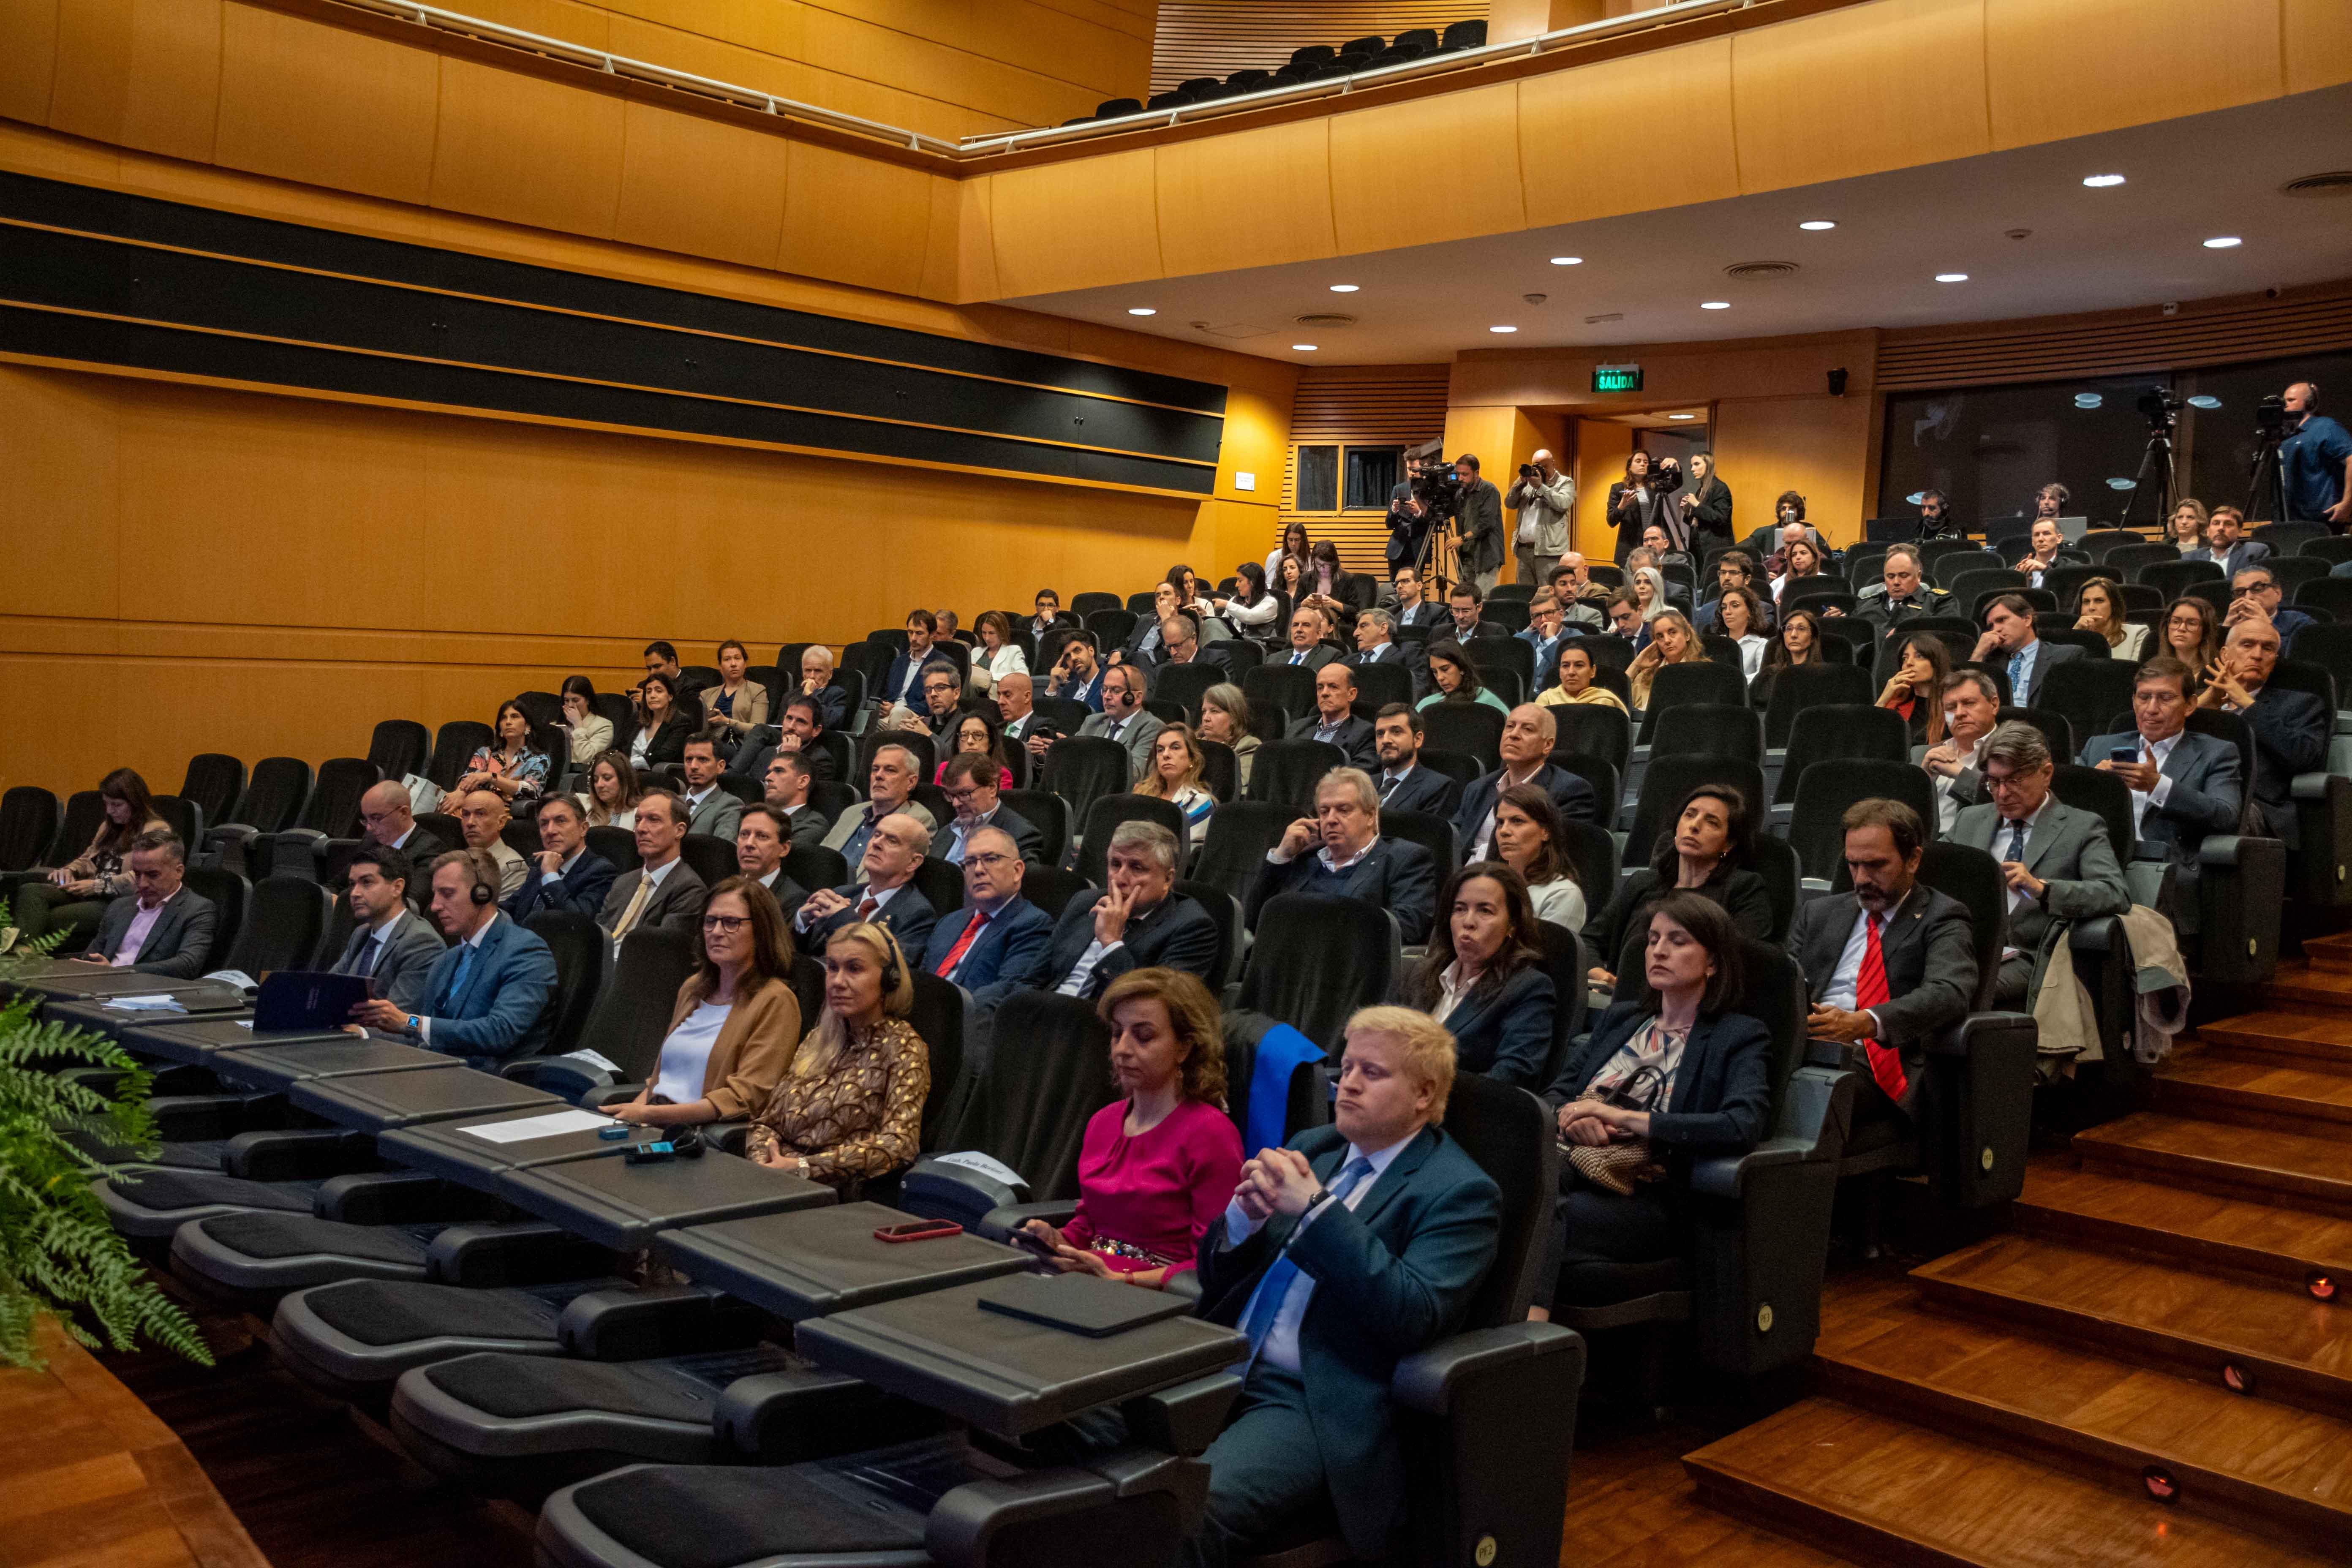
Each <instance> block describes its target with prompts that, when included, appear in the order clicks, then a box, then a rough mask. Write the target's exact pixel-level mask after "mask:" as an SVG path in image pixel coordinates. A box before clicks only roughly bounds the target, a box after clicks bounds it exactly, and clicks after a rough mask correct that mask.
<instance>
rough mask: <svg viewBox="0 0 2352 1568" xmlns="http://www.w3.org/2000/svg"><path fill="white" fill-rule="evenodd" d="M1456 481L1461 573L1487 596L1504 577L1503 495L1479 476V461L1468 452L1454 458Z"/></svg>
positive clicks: (1490, 482) (1455, 509) (1455, 516)
mask: <svg viewBox="0 0 2352 1568" xmlns="http://www.w3.org/2000/svg"><path fill="white" fill-rule="evenodd" d="M1453 479H1454V486H1455V487H1456V494H1457V496H1458V497H1459V499H1458V500H1455V501H1454V507H1453V513H1452V515H1453V518H1454V522H1455V523H1456V524H1457V525H1458V526H1459V527H1460V529H1461V531H1462V539H1461V543H1460V545H1459V546H1458V549H1459V550H1460V552H1461V554H1460V561H1459V570H1460V571H1461V573H1462V575H1463V576H1464V577H1465V579H1475V581H1476V583H1477V584H1478V592H1479V593H1480V594H1482V595H1483V594H1485V593H1486V592H1487V591H1488V590H1489V589H1491V588H1493V587H1494V585H1495V579H1496V578H1497V577H1499V576H1501V575H1502V574H1503V492H1502V491H1500V490H1498V489H1496V488H1495V484H1494V481H1493V480H1491V479H1480V478H1479V477H1478V459H1477V458H1475V457H1473V456H1471V455H1470V454H1469V453H1467V452H1465V453H1463V454H1462V456H1460V457H1459V458H1454V473H1453Z"/></svg>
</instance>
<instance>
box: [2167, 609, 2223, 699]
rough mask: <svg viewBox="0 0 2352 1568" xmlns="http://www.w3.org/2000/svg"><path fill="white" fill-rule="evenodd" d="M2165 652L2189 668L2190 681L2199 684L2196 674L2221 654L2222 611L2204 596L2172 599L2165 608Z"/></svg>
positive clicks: (2210, 665)
mask: <svg viewBox="0 0 2352 1568" xmlns="http://www.w3.org/2000/svg"><path fill="white" fill-rule="evenodd" d="M2164 651H2165V652H2167V653H2168V654H2170V655H2171V656H2172V657H2173V658H2177V659H2179V661H2180V662H2181V663H2183V664H2185V665H2187V666H2188V667H2189V679H2190V680H2191V682H2192V684H2201V682H2200V681H2199V680H2198V677H2200V676H2201V675H2202V674H2203V673H2204V672H2205V671H2206V670H2208V669H2210V668H2213V661H2214V660H2215V659H2216V658H2220V657H2221V613H2220V612H2219V611H2217V610H2215V609H2214V608H2213V606H2212V605H2211V604H2210V602H2208V601H2206V600H2204V599H2191V598H2179V599H2175V600H2173V601H2172V603H2170V604H2169V605H2166V606H2165V607H2164ZM2200 661H2201V662H2200ZM2191 695H2194V693H2193V691H2192V693H2191Z"/></svg>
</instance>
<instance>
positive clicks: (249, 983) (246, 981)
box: [205, 969, 261, 991]
mask: <svg viewBox="0 0 2352 1568" xmlns="http://www.w3.org/2000/svg"><path fill="white" fill-rule="evenodd" d="M205 979H207V980H214V981H218V982H219V983H220V984H223V985H234V986H236V988H237V989H238V990H240V991H258V990H260V989H261V982H260V981H258V980H256V979H255V978H254V977H253V976H252V975H250V974H247V973H246V972H245V971H244V970H242V969H215V970H214V971H213V972H212V973H210V974H207V975H205Z"/></svg>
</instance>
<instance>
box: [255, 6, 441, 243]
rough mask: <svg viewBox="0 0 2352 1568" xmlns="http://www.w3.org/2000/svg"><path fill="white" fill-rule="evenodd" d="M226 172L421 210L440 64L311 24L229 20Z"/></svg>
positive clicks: (275, 18)
mask: <svg viewBox="0 0 2352 1568" xmlns="http://www.w3.org/2000/svg"><path fill="white" fill-rule="evenodd" d="M221 24H222V30H221V104H220V145H219V151H218V156H219V159H220V161H221V162H222V163H225V164H226V165H227V166H229V167H230V168H233V169H244V170H247V171H248V172H250V173H252V174H268V175H271V176H273V177H274V178H277V179H281V180H299V181H302V182H303V183H304V184H313V185H328V186H331V187H333V188H335V189H337V190H344V191H356V192H358V193H360V194H361V195H370V196H382V197H383V198H384V199H385V200H387V201H395V202H414V203H419V204H422V203H424V202H425V201H426V200H428V199H429V197H430V195H431V190H432V184H433V138H434V121H435V118H436V104H437V101H438V100H439V97H440V91H441V72H440V63H439V62H438V61H437V60H436V59H435V58H434V57H433V56H431V55H429V54H426V53H425V52H424V51H422V50H419V49H411V48H404V47H401V46H400V45H398V44H394V43H390V42H387V41H386V40H384V39H382V38H373V37H368V36H367V35H365V34H363V33H354V32H351V31H348V30H346V29H344V28H341V27H332V26H327V25H326V24H324V23H322V22H315V21H312V20H310V19H309V18H307V17H301V16H289V15H287V14H286V13H284V12H282V11H268V10H263V9H261V8H260V7H258V6H253V5H226V6H224V7H223V8H222V14H221Z"/></svg>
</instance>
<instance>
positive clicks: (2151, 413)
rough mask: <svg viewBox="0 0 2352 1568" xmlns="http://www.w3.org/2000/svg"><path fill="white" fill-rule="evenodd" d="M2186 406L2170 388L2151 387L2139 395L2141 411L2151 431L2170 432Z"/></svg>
mask: <svg viewBox="0 0 2352 1568" xmlns="http://www.w3.org/2000/svg"><path fill="white" fill-rule="evenodd" d="M2184 406H2186V405H2184V404H2183V403H2182V401H2181V398H2180V395H2179V393H2177V392H2175V391H2173V390H2172V389H2171V388H2170V387H2168V386H2151V387H2149V388H2148V389H2147V391H2146V392H2143V393H2141V394H2140V395H2139V411H2140V414H2141V416H2142V417H2144V418H2146V419H2147V426H2148V428H2149V429H2151V430H2169V429H2171V428H2172V426H2173V422H2174V421H2175V420H2177V419H2179V417H2180V410H2181V409H2182V408H2183V407H2184Z"/></svg>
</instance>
